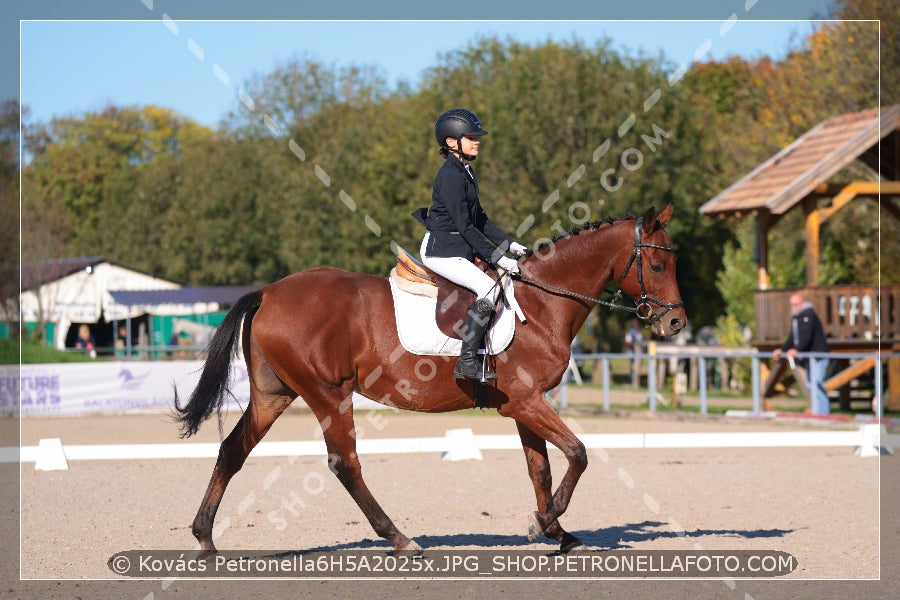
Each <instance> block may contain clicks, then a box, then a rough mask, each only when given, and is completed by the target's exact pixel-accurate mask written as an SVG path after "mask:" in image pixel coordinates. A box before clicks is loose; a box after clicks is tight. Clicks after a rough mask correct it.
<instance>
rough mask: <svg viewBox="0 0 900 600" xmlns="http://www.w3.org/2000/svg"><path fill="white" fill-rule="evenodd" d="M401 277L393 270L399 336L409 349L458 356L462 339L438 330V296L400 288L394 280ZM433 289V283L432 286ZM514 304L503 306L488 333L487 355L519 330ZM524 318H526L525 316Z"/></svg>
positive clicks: (502, 346)
mask: <svg viewBox="0 0 900 600" xmlns="http://www.w3.org/2000/svg"><path fill="white" fill-rule="evenodd" d="M397 277H399V276H397V275H396V274H395V273H394V272H393V271H391V276H390V278H389V279H390V281H391V294H392V295H393V296H394V316H395V318H396V320H397V335H398V336H399V337H400V343H401V344H403V348H404V349H406V351H407V352H410V353H412V354H421V355H429V356H458V355H459V352H460V350H461V349H462V340H458V339H456V338H451V337H449V336H447V335H444V333H443V332H442V331H441V330H440V329H438V326H437V322H436V321H435V319H434V314H435V309H436V308H437V297H436V295H435V296H432V295H426V294H414V293H412V292H408V291H406V290H404V289H401V288H400V287H399V285H398V284H397V282H396V281H395V279H396V278H397ZM429 287H431V288H432V289H434V288H433V286H429ZM512 287H513V286H512V282H511V281H509V284H508V285H507V287H506V290H507V294H508V296H507V297H511V294H512ZM510 304H511V307H510V308H506V307H505V306H503V307H501V308H500V312H499V314H498V315H497V318H496V319H495V320H494V325H493V326H492V327H491V330H490V331H489V332H488V335H487V342H486V345H487V348H486V349H485V351H486V352H487V353H488V354H491V355H493V354H500V353H501V352H503V351H504V350H506V348H507V347H509V344H510V343H511V342H512V339H513V335H514V334H515V332H516V313H517V312H518V311H517V310H515V308H518V305H517V304H516V303H515V299H513V300H512V302H511V303H510ZM523 320H524V319H523Z"/></svg>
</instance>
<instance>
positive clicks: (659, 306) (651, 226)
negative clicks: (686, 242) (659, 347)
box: [614, 204, 687, 336]
mask: <svg viewBox="0 0 900 600" xmlns="http://www.w3.org/2000/svg"><path fill="white" fill-rule="evenodd" d="M671 216H672V205H671V204H669V205H668V206H667V207H666V209H665V210H664V211H662V213H660V214H659V215H657V214H656V209H655V208H653V207H651V208H650V209H649V210H648V211H647V212H646V213H645V214H644V216H643V217H638V218H637V219H636V220H635V222H634V249H633V250H632V252H631V254H630V255H629V256H628V257H627V258H626V257H625V255H624V253H623V256H622V259H621V261H620V264H617V265H616V266H615V271H614V272H615V273H619V274H620V275H619V277H618V284H619V287H620V288H621V289H622V291H623V292H625V293H626V294H628V295H629V296H631V297H632V298H634V299H635V303H636V304H637V313H636V314H637V316H638V317H640V318H641V319H644V320H648V321H650V329H651V330H652V331H653V333H655V334H657V335H663V336H672V335H675V334H677V333H678V332H679V331H681V329H682V328H683V327H684V326H685V325H686V324H687V316H686V315H685V312H684V303H683V302H682V301H681V292H679V290H678V283H677V281H676V280H675V250H674V248H673V247H672V240H671V239H669V234H668V233H666V230H665V226H666V224H667V223H668V222H669V218H670V217H671Z"/></svg>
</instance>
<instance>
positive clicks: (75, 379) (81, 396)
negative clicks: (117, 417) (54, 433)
mask: <svg viewBox="0 0 900 600" xmlns="http://www.w3.org/2000/svg"><path fill="white" fill-rule="evenodd" d="M202 369H203V361H199V360H190V361H188V360H183V361H148V362H96V363H59V364H41V365H21V366H20V365H2V366H0V414H15V413H16V412H17V410H18V411H19V414H21V416H23V417H29V416H73V415H84V414H91V413H120V412H168V411H170V410H171V409H172V407H173V405H174V397H175V395H174V391H173V390H174V389H176V388H177V390H178V397H179V402H180V403H182V404H183V403H185V402H187V399H188V397H189V396H190V394H191V392H192V391H193V390H194V387H195V386H196V385H197V381H198V380H199V379H200V371H201V370H202ZM230 390H231V394H232V396H228V397H227V401H226V404H225V406H223V408H227V409H228V410H242V409H243V408H245V407H246V406H247V404H248V402H249V401H250V382H249V380H248V379H247V368H246V366H245V364H244V363H243V362H242V361H236V362H234V363H233V364H232V370H231V386H230Z"/></svg>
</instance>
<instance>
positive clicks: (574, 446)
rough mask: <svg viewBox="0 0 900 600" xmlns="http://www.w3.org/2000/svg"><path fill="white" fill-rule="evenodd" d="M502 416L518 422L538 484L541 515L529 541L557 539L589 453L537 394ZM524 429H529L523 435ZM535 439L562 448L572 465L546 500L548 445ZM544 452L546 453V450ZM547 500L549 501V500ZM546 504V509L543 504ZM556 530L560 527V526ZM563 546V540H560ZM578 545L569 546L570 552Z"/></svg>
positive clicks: (513, 405) (535, 520) (502, 409)
mask: <svg viewBox="0 0 900 600" xmlns="http://www.w3.org/2000/svg"><path fill="white" fill-rule="evenodd" d="M500 413H501V414H502V415H504V416H508V417H511V418H513V419H515V421H516V423H518V424H519V425H518V426H519V436H520V437H521V438H522V443H523V447H524V448H525V453H526V458H529V459H530V461H529V467H528V468H529V473H530V474H531V477H532V481H535V493H536V495H537V497H538V512H536V513H534V515H533V517H532V521H531V524H530V527H529V531H528V539H529V541H534V540H536V539H537V538H538V536H540V535H541V534H544V533H546V534H547V535H549V536H550V537H553V535H555V534H556V533H557V531H562V529H561V528H560V529H559V530H557V529H554V522H555V521H556V520H557V519H558V518H559V517H560V515H562V514H563V513H564V512H566V509H567V508H568V507H569V502H570V501H571V499H572V493H573V492H574V491H575V486H576V485H578V480H579V479H580V478H581V474H582V473H584V470H585V469H586V468H587V450H585V447H584V444H582V443H581V440H579V439H578V438H577V437H576V436H575V434H574V433H572V432H571V431H570V430H569V428H568V427H566V425H565V423H563V422H562V419H560V418H559V415H557V414H556V413H555V412H553V409H552V408H550V405H549V404H547V402H546V401H545V400H544V398H543V395H541V394H536V395H533V396H532V397H531V398H529V400H527V401H525V402H521V403H516V402H510V403H507V404H505V405H503V406H501V407H500ZM523 427H524V428H525V429H526V430H527V432H526V434H525V435H524V436H523V434H522V429H523ZM535 438H539V439H541V440H545V441H547V442H550V443H551V444H553V445H554V446H556V447H557V448H559V449H560V450H561V451H562V453H563V455H564V456H565V457H566V460H567V461H568V463H569V466H568V468H567V469H566V473H565V475H563V478H562V481H560V483H559V487H557V488H556V491H555V492H554V493H553V494H552V495H551V496H550V498H549V500H546V495H547V493H548V491H549V488H550V466H549V463H548V462H547V448H546V444H541V443H540V442H537V441H536V440H535ZM542 449H543V451H542ZM545 500H546V501H545ZM542 503H543V506H541V504H542ZM555 527H559V524H558V523H557V524H556V525H555ZM560 543H561V544H562V543H563V541H562V540H560ZM574 547H575V546H571V547H569V550H571V549H572V548H574Z"/></svg>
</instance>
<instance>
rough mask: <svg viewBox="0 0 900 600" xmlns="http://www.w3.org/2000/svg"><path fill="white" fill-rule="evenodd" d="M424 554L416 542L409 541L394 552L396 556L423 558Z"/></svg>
mask: <svg viewBox="0 0 900 600" xmlns="http://www.w3.org/2000/svg"><path fill="white" fill-rule="evenodd" d="M424 552H425V550H423V549H422V546H420V545H419V544H417V543H416V541H415V540H409V543H407V544H406V545H405V546H403V547H402V548H399V549H395V550H394V554H395V555H396V556H421V555H422V553H424Z"/></svg>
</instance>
